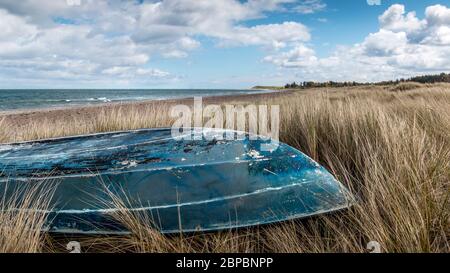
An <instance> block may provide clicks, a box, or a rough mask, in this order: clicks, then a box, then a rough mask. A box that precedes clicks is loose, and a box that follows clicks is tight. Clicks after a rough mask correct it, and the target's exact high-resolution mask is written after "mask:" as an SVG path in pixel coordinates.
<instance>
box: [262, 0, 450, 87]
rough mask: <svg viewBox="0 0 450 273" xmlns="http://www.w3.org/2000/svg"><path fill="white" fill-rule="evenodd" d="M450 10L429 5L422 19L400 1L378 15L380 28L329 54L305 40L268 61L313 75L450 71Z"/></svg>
mask: <svg viewBox="0 0 450 273" xmlns="http://www.w3.org/2000/svg"><path fill="white" fill-rule="evenodd" d="M449 14H450V9H449V8H447V7H445V6H443V5H435V6H430V7H428V8H427V9H426V11H425V18H424V19H422V20H421V19H419V18H417V16H416V13H415V12H408V13H406V11H405V7H404V6H403V5H398V4H397V5H393V6H391V7H389V8H388V9H387V10H386V11H385V12H384V13H383V14H382V15H381V16H380V17H379V22H380V29H379V31H378V32H375V33H370V34H369V35H368V36H367V37H366V38H365V39H364V40H363V41H362V42H361V43H359V44H355V45H353V46H347V47H339V48H338V49H337V50H336V51H335V52H334V53H333V54H332V55H331V56H330V57H327V58H319V57H317V54H316V53H315V52H314V50H313V49H312V48H310V47H308V46H307V45H305V44H303V43H301V44H298V45H296V46H293V47H292V48H287V49H286V50H285V51H282V52H280V53H278V54H275V55H271V56H268V57H266V58H265V59H264V60H265V61H266V62H271V63H273V64H275V65H277V66H279V67H280V68H290V69H294V72H295V73H297V74H298V76H299V77H303V78H305V79H311V80H360V81H378V80H385V79H393V78H397V77H408V76H412V75H417V74H424V73H437V72H443V71H450V19H449V18H450V16H449Z"/></svg>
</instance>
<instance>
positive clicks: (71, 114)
mask: <svg viewBox="0 0 450 273" xmlns="http://www.w3.org/2000/svg"><path fill="white" fill-rule="evenodd" d="M293 92H295V91H294V90H284V91H279V90H274V91H273V92H272V93H255V94H241V95H224V96H211V97H204V98H203V102H204V103H206V104H224V103H231V102H237V101H239V102H243V103H251V102H252V101H254V100H259V101H260V100H271V99H273V98H276V97H281V96H286V95H288V94H292V93H293ZM192 101H193V98H183V99H167V100H143V101H138V102H136V101H133V102H116V103H101V104H97V105H88V106H68V107H55V108H40V109H25V110H11V111H0V119H4V120H5V122H8V123H9V124H14V125H16V126H20V127H21V126H26V124H28V123H30V122H32V121H34V122H35V121H37V120H43V119H45V120H46V121H48V122H56V121H64V120H89V119H90V118H92V117H93V116H96V115H98V114H99V113H101V112H104V111H108V110H112V109H117V108H120V109H121V110H123V111H127V109H133V110H137V111H140V110H144V109H146V108H150V107H153V106H155V105H167V106H171V105H177V104H187V105H189V104H192Z"/></svg>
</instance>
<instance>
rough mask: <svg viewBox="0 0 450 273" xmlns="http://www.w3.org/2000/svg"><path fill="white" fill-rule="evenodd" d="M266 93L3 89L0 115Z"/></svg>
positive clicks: (189, 90)
mask: <svg viewBox="0 0 450 273" xmlns="http://www.w3.org/2000/svg"><path fill="white" fill-rule="evenodd" d="M267 92H271V91H265V90H245V89H242V90H226V89H223V90H219V89H210V90H207V89H126V90H125V89H121V90H112V89H78V90H77V89H72V90H69V89H59V90H58V89H39V90H38V89H30V90H10V89H0V111H8V110H24V109H39V108H51V107H64V106H85V105H95V104H99V103H107V102H130V101H142V100H163V99H176V98H188V97H194V96H202V97H210V96H224V95H239V94H250V93H252V94H254V93H267Z"/></svg>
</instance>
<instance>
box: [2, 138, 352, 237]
mask: <svg viewBox="0 0 450 273" xmlns="http://www.w3.org/2000/svg"><path fill="white" fill-rule="evenodd" d="M197 131H198V130H197V129H189V130H186V129H185V131H184V134H186V135H185V136H191V137H192V138H189V137H184V138H174V137H172V132H171V129H143V130H135V131H125V132H112V133H102V134H92V135H85V136H76V137H66V138H57V139H48V140H40V141H32V142H23V143H13V144H3V145H0V193H2V194H0V196H1V197H0V198H8V195H12V194H13V191H14V189H16V188H18V187H20V185H23V184H24V183H44V182H45V183H55V187H56V190H55V194H54V196H53V200H52V201H51V203H52V209H51V210H48V211H45V212H43V213H48V216H49V217H48V224H47V227H46V230H47V231H50V232H59V233H85V234H101V233H109V234H115V233H127V232H128V230H127V228H126V227H125V226H124V225H122V224H121V223H120V222H119V221H116V220H115V219H116V218H115V217H114V213H116V210H118V209H120V208H115V207H114V206H108V205H107V204H108V200H109V199H110V198H111V193H114V194H117V196H122V197H123V198H124V199H126V200H127V202H125V204H126V208H127V210H129V211H130V212H139V213H144V214H146V215H147V216H148V219H151V222H152V223H151V224H152V225H153V227H154V228H156V229H158V230H160V231H161V232H163V233H177V232H181V231H182V232H195V231H214V230H224V229H232V228H238V227H249V226H254V225H260V224H268V223H274V222H279V221H284V220H290V219H296V218H302V217H307V216H311V215H316V214H322V213H327V212H331V211H336V210H340V209H344V208H347V207H348V206H349V205H350V199H351V198H350V195H349V194H348V191H347V190H346V189H345V188H344V187H343V186H342V185H341V183H339V182H338V181H337V180H335V179H334V177H333V176H332V175H331V174H330V173H328V172H327V171H326V170H325V169H324V168H323V167H321V166H319V165H318V164H317V163H316V162H314V161H313V160H312V159H310V158H309V157H307V156H306V155H304V154H302V153H301V152H299V151H298V150H296V149H294V148H292V147H290V146H288V145H286V144H283V143H279V142H276V141H274V140H270V139H269V140H268V139H264V138H261V137H255V136H251V135H248V134H242V133H239V132H235V131H229V130H220V129H209V130H207V132H206V134H208V137H205V135H203V137H202V138H200V139H199V138H198V135H197V134H198V132H197ZM203 133H204V134H205V132H203ZM230 135H234V136H235V137H233V138H232V139H230ZM211 136H213V137H211ZM263 145H266V146H267V145H268V147H270V145H272V147H273V149H262V146H263ZM125 195H126V196H125ZM0 201H1V200H0Z"/></svg>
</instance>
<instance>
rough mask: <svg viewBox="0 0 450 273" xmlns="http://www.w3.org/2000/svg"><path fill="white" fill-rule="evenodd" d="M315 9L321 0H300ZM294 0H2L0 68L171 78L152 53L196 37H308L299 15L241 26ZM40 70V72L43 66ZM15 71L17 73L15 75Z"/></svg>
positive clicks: (52, 74) (263, 40)
mask: <svg viewBox="0 0 450 273" xmlns="http://www.w3.org/2000/svg"><path fill="white" fill-rule="evenodd" d="M300 2H301V5H303V6H305V7H306V6H309V7H311V8H312V9H313V10H317V8H318V7H320V5H318V3H319V2H320V1H311V0H305V1H300ZM297 3H298V1H297V0H248V1H245V2H243V1H238V0H214V1H210V0H160V1H121V0H81V5H79V6H73V5H72V6H71V5H68V4H67V1H66V0H42V1H34V0H24V1H15V0H3V1H1V2H0V29H2V32H0V57H1V60H0V64H1V65H2V71H1V72H2V74H3V75H6V74H8V75H10V74H12V73H13V72H14V73H18V72H17V71H18V70H20V69H19V68H21V69H22V70H21V71H20V73H19V74H20V76H22V77H23V78H26V77H27V73H29V74H33V75H29V76H30V77H31V76H37V75H44V74H45V76H46V77H48V79H49V80H50V79H51V78H55V79H60V78H61V77H63V78H67V79H76V80H79V79H80V78H81V79H86V80H94V79H96V78H102V77H104V78H105V79H107V78H106V77H108V76H117V78H127V77H128V78H136V77H142V78H145V79H146V80H150V79H152V78H156V79H159V78H169V77H170V76H171V75H170V74H169V73H168V72H164V71H161V70H158V69H157V68H148V67H149V66H151V59H152V57H153V56H155V55H158V56H161V57H163V58H185V57H187V56H188V55H189V53H190V52H191V51H193V50H196V49H198V48H200V47H201V43H200V41H199V40H198V37H201V36H205V37H209V38H212V39H213V40H214V41H215V42H216V44H217V45H218V46H231V47H233V46H259V47H263V48H266V49H275V50H277V49H280V48H284V47H287V46H290V45H292V44H294V43H298V42H306V41H308V40H309V39H310V34H309V30H308V29H307V28H306V27H305V26H304V25H303V24H301V23H298V22H283V23H278V24H262V25H255V26H245V25H244V24H243V22H245V21H248V20H250V19H256V18H261V17H264V16H265V13H266V12H272V11H280V12H281V11H283V10H284V9H285V5H296V4H297ZM43 71H45V73H43ZM18 76H19V75H18Z"/></svg>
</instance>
